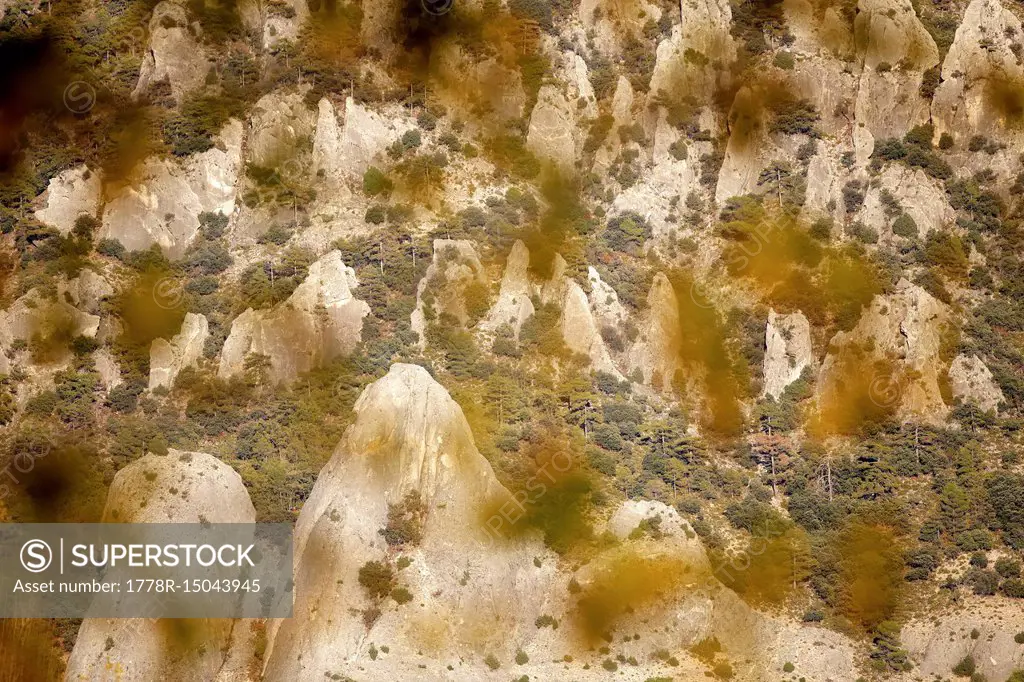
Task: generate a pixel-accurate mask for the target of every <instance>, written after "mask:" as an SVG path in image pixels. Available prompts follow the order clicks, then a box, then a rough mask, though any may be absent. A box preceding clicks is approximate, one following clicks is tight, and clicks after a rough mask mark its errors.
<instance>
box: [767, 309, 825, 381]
mask: <svg viewBox="0 0 1024 682" xmlns="http://www.w3.org/2000/svg"><path fill="white" fill-rule="evenodd" d="M764 343H765V351H764V388H763V390H762V392H763V394H764V395H768V396H771V397H772V398H776V399H777V398H779V396H781V395H782V393H783V391H785V390H786V387H787V386H789V385H790V384H791V383H793V382H794V381H796V380H797V379H799V378H800V375H801V374H802V373H803V371H804V368H805V367H808V366H811V365H813V363H814V355H813V352H812V350H811V326H810V324H809V323H808V322H807V318H806V317H804V314H803V313H801V312H800V311H797V312H795V313H791V314H789V315H779V314H777V313H776V312H775V311H774V310H770V311H768V325H767V326H766V327H765V332H764Z"/></svg>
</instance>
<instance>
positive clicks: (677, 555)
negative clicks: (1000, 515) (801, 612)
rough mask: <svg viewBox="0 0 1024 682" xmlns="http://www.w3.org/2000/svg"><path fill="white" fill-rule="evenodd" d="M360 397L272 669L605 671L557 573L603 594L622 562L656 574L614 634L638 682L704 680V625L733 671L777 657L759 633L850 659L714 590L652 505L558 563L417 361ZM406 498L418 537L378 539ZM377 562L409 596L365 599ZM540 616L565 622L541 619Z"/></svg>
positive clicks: (308, 536)
mask: <svg viewBox="0 0 1024 682" xmlns="http://www.w3.org/2000/svg"><path fill="white" fill-rule="evenodd" d="M354 410H355V414H356V418H355V422H354V423H353V425H352V426H351V427H349V429H348V431H346V433H345V436H344V438H343V439H342V442H341V444H340V445H339V446H338V448H337V450H336V451H335V453H334V455H333V457H332V458H331V460H330V461H329V462H328V463H327V465H326V466H325V467H324V469H323V470H322V471H321V473H320V475H319V477H318V478H317V482H316V484H315V486H314V487H313V491H312V493H311V494H310V497H309V499H308V500H307V502H306V504H305V506H304V507H303V510H302V512H301V514H300V515H299V519H298V522H297V524H296V529H295V559H296V573H295V609H294V612H295V615H294V617H293V618H291V619H286V620H279V621H274V622H272V623H271V624H270V626H269V627H268V646H267V653H266V657H265V660H266V667H265V669H264V671H263V672H264V676H263V679H265V680H268V682H275V681H277V680H295V679H319V678H320V677H324V676H325V675H326V676H328V677H331V676H336V677H339V678H344V677H346V676H347V677H352V676H353V675H359V674H363V675H364V678H367V679H418V680H431V681H433V680H438V681H440V680H485V679H491V678H492V677H494V673H493V672H491V671H490V670H489V669H493V667H494V666H493V662H494V661H495V660H496V661H498V662H499V663H505V662H506V661H512V660H513V659H515V660H516V674H519V673H523V674H526V675H528V676H529V677H530V679H573V680H581V681H583V682H596V681H597V680H602V679H606V678H607V672H606V671H604V670H603V669H602V668H601V666H600V662H601V660H602V659H603V658H604V654H599V653H596V652H594V651H592V650H591V651H587V647H586V645H585V642H586V638H587V636H588V635H587V634H586V627H587V626H586V623H585V622H584V621H581V619H580V617H579V613H580V612H579V611H578V607H577V600H578V596H577V595H574V594H573V593H572V592H571V591H567V590H566V589H565V588H564V586H565V584H566V583H567V582H569V580H570V579H572V580H574V581H576V582H577V583H578V585H579V586H580V587H581V589H583V590H588V589H595V590H596V589H599V588H597V587H596V586H598V585H601V584H606V583H607V582H608V581H609V580H611V581H613V583H614V581H615V580H616V578H615V576H617V575H619V576H621V575H622V572H623V570H624V569H626V570H628V571H636V570H648V571H650V573H649V575H650V577H651V579H654V580H659V581H664V584H663V585H660V586H659V587H658V588H656V589H657V598H656V599H647V600H644V599H643V598H636V599H634V600H633V601H631V604H630V609H629V613H625V614H621V616H620V618H619V620H617V621H616V623H615V626H616V631H619V630H621V631H623V632H630V633H634V632H635V633H643V638H642V639H643V641H642V642H634V641H631V639H630V638H624V639H622V641H618V640H617V646H618V647H619V648H620V649H621V653H622V654H623V655H624V656H626V657H630V656H632V657H634V658H636V659H637V661H638V667H637V668H636V669H635V671H636V673H637V674H636V675H635V677H636V679H638V680H639V679H648V678H651V677H657V676H666V675H667V676H673V675H674V676H678V675H682V676H683V678H684V679H699V678H701V677H703V666H702V665H701V664H699V663H698V662H696V661H695V660H694V659H692V658H690V657H689V656H688V655H687V654H686V653H685V649H687V648H688V647H690V646H693V645H694V644H696V643H697V642H700V641H702V640H704V639H705V638H708V637H712V636H714V637H716V638H718V639H719V641H720V642H721V643H722V645H723V647H724V648H725V649H726V651H727V652H728V655H729V656H730V658H731V659H732V660H734V661H744V659H746V662H745V663H744V666H745V667H744V669H742V670H741V671H739V672H740V674H739V675H737V679H744V680H746V679H750V680H754V679H760V673H761V672H762V671H763V670H764V669H766V668H765V666H766V665H774V664H775V662H774V660H773V659H774V655H775V654H774V651H773V650H772V647H770V646H766V645H768V644H783V643H786V642H798V643H799V644H800V647H801V648H800V649H799V650H795V651H792V653H790V652H789V651H787V656H790V658H787V660H792V661H795V662H797V664H798V665H799V666H800V667H799V669H800V670H801V672H802V673H803V674H806V675H808V677H809V678H810V679H825V678H827V677H830V678H832V679H846V678H845V677H844V675H845V674H846V673H848V672H849V671H850V670H852V669H853V647H852V646H851V645H850V644H849V643H848V642H846V641H845V640H843V638H842V637H841V636H840V635H836V634H834V633H829V632H828V631H825V630H820V629H817V628H813V627H808V626H800V625H796V624H790V625H786V624H785V623H783V622H782V621H781V620H779V619H774V618H771V617H768V616H764V615H762V614H759V613H757V612H756V611H753V610H752V609H750V608H749V607H748V606H746V605H745V604H743V603H742V602H741V601H740V600H739V599H738V598H737V597H736V595H735V594H733V593H731V592H729V591H728V590H724V589H722V588H721V586H720V585H718V584H717V582H716V581H714V579H713V578H710V576H708V561H707V558H706V556H705V554H704V550H703V547H702V546H701V543H700V540H699V539H698V538H697V536H696V534H695V533H694V532H693V530H692V529H691V528H690V527H689V524H687V522H686V521H684V520H683V519H682V518H681V517H680V515H679V513H678V512H677V511H676V510H675V509H672V508H671V507H668V506H666V505H664V504H662V503H660V502H653V501H627V502H625V503H624V504H623V505H622V506H621V507H620V508H619V509H618V510H617V511H616V512H615V513H614V514H613V515H612V518H611V520H610V521H609V522H608V524H607V530H608V531H609V532H610V533H611V534H613V535H614V536H615V537H616V538H617V539H618V542H617V543H615V545H614V546H611V547H610V548H608V549H606V550H602V551H600V552H599V553H598V554H597V555H596V556H594V557H592V558H591V561H589V562H588V563H587V564H586V565H584V566H583V567H581V568H580V569H579V570H576V571H574V572H573V571H572V569H570V568H568V567H561V566H560V564H559V561H558V560H557V558H556V556H555V555H554V554H553V553H552V552H551V551H550V550H548V549H546V548H545V547H544V546H543V544H542V543H541V542H540V539H539V537H538V536H536V535H534V534H533V533H529V532H515V524H517V523H520V522H521V512H520V511H517V510H520V509H521V507H520V506H519V505H521V504H523V503H524V502H526V501H527V500H528V499H529V498H528V497H525V496H521V497H519V498H512V497H511V496H510V494H509V493H508V491H507V490H505V489H504V488H503V487H502V486H501V484H500V483H498V481H497V480H496V478H495V476H494V473H493V472H492V470H491V466H490V464H488V462H487V461H486V460H485V459H484V458H483V457H482V456H481V455H480V453H479V452H478V451H477V449H476V446H475V444H474V442H473V437H472V433H471V431H470V428H469V424H468V422H467V421H466V419H465V416H464V415H463V413H462V410H461V409H460V408H459V406H458V405H457V404H456V403H455V402H454V401H453V400H452V399H451V397H450V396H449V395H448V393H447V391H445V390H444V388H442V387H441V386H440V385H439V384H437V383H436V382H435V381H434V380H433V379H432V378H431V376H430V374H429V373H428V372H427V371H426V370H425V369H424V368H422V367H419V366H415V365H401V364H398V365H393V366H392V367H391V370H390V371H389V372H388V374H387V375H386V376H385V377H384V378H382V379H380V380H378V381H376V382H374V383H373V384H371V385H370V386H368V387H367V388H366V389H365V391H364V392H363V394H362V395H361V396H360V398H359V399H358V400H357V401H356V404H355V408H354ZM547 467H548V468H549V474H550V475H551V478H552V479H554V480H557V479H555V477H556V476H558V475H559V474H560V473H565V472H567V471H570V470H571V468H572V462H571V461H568V460H564V459H562V458H560V457H556V458H554V459H552V460H551V461H550V462H548V464H547ZM546 480H547V479H546ZM540 494H544V493H543V492H542V493H540ZM409 495H412V496H413V499H416V498H418V499H419V501H420V503H421V504H422V508H421V509H422V511H421V515H420V516H419V517H418V518H419V524H420V525H419V529H420V533H419V540H418V542H406V543H404V544H402V545H401V546H389V545H388V544H387V542H386V540H385V538H384V536H383V534H382V533H381V532H380V531H381V530H382V529H383V528H385V526H387V524H388V510H389V505H396V504H398V503H400V502H402V501H403V500H406V499H409V498H408V496H409ZM524 495H525V493H524ZM516 500H518V501H516ZM488 514H491V516H490V517H489V516H488ZM499 528H503V529H504V530H503V531H502V533H501V534H499V533H498V532H496V531H498V529H499ZM509 528H512V529H513V530H512V532H509ZM651 528H654V529H655V531H653V532H654V534H656V537H653V536H652V535H651V534H650V533H649V532H648V529H651ZM488 529H491V531H492V532H488ZM509 535H511V538H512V539H508V537H507V536H509ZM396 556H400V557H402V563H398V561H396ZM371 561H376V562H385V563H388V564H392V565H397V566H399V567H400V566H403V565H404V566H406V568H399V569H398V570H397V571H396V572H395V573H394V575H395V580H396V582H397V583H398V584H400V585H401V586H402V587H403V588H404V589H406V590H408V592H409V593H410V594H411V595H412V599H411V600H409V601H408V602H407V603H404V604H397V603H396V602H395V601H393V600H392V599H391V598H388V597H386V596H385V597H384V599H383V600H377V599H372V598H370V597H369V596H368V595H367V590H366V589H365V588H364V587H363V586H362V585H361V584H360V569H361V568H362V567H364V566H367V565H368V564H369V562H371ZM613 589H615V588H613ZM367 614H369V615H367ZM542 615H547V616H549V617H551V618H553V619H554V620H556V621H558V622H559V624H560V626H559V627H557V628H546V627H540V626H538V625H537V622H538V621H537V619H538V617H540V616H542ZM651 623H658V624H659V625H658V627H657V628H653V627H651V625H650V624H651ZM812 641H823V642H824V643H825V645H826V648H827V650H828V651H827V652H825V653H822V652H815V653H813V654H811V653H809V652H811V650H813V649H815V647H813V646H812V645H811V642H812ZM384 642H386V643H387V647H388V651H387V652H385V653H384V654H382V653H381V651H382V650H381V649H378V647H379V645H380V644H381V643H384ZM652 649H654V650H657V649H665V650H668V651H671V652H673V654H678V658H679V660H678V661H673V662H672V666H669V665H668V664H667V663H664V662H661V661H658V660H656V659H654V658H652V657H651V656H650V655H649V654H650V651H651V650H652ZM766 651H767V652H768V653H766ZM520 652H521V653H522V654H525V657H524V656H522V655H520ZM645 653H646V655H645ZM567 654H571V656H572V658H567V657H566V655H567ZM517 657H518V658H517ZM485 659H487V660H485ZM573 659H575V660H573ZM777 665H778V667H779V668H780V669H781V666H782V663H781V662H778V663H777ZM631 679H632V678H631Z"/></svg>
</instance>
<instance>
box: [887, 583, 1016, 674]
mask: <svg viewBox="0 0 1024 682" xmlns="http://www.w3.org/2000/svg"><path fill="white" fill-rule="evenodd" d="M965 601H967V603H966V604H963V605H962V606H960V607H959V608H958V609H956V610H953V609H947V610H946V612H945V613H941V614H938V615H936V614H929V616H928V617H927V618H923V617H922V618H915V619H913V620H911V621H910V622H909V623H907V624H906V625H905V626H903V629H902V630H901V631H900V642H901V643H902V644H903V646H904V647H905V648H906V650H907V652H908V653H909V654H910V659H911V661H912V662H913V663H914V670H915V671H916V673H917V674H919V675H920V676H921V677H923V678H925V679H928V678H933V679H937V678H943V677H949V676H950V673H949V671H951V670H952V669H953V667H954V666H955V665H956V664H957V663H959V662H960V660H961V659H963V658H964V657H965V656H967V655H971V656H973V657H974V661H975V663H976V665H977V672H978V673H980V674H982V675H984V676H985V679H987V680H1005V679H1008V678H1009V677H1010V675H1011V674H1012V673H1013V672H1014V671H1015V670H1020V669H1021V668H1024V652H1022V651H1021V647H1020V645H1019V644H1017V643H1016V642H1014V635H1015V634H1016V633H1018V632H1021V631H1022V630H1024V612H1022V611H1021V609H1020V608H1019V606H1018V603H1017V602H1016V601H1015V600H1014V599H1012V598H1009V597H1004V596H1002V595H999V596H991V597H975V596H973V595H970V596H967V597H966V600H965ZM973 630H977V631H978V632H979V633H980V635H979V636H978V637H977V638H975V637H973V636H971V632H972V631H973Z"/></svg>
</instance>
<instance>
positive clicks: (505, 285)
mask: <svg viewBox="0 0 1024 682" xmlns="http://www.w3.org/2000/svg"><path fill="white" fill-rule="evenodd" d="M529 269H530V250H529V249H527V248H526V244H524V243H523V242H522V241H521V240H519V239H517V240H516V242H515V244H513V245H512V250H511V251H510V252H509V254H508V259H507V260H506V261H505V272H504V274H503V275H502V276H501V286H500V288H499V289H498V300H496V301H495V302H494V305H493V306H491V309H490V310H489V311H488V312H487V315H486V317H484V319H483V320H481V322H480V325H479V328H480V330H481V331H483V332H485V333H494V332H495V331H496V330H497V329H498V328H499V327H501V326H502V325H506V324H507V325H509V326H511V327H512V331H513V333H514V334H515V336H516V338H518V337H519V330H520V329H522V327H523V323H524V322H526V320H527V319H528V318H529V317H530V316H531V315H533V313H534V307H533V301H532V300H531V299H532V296H533V295H534V290H535V287H534V286H533V285H532V284H531V283H530V274H529Z"/></svg>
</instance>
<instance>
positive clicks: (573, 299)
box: [562, 279, 621, 378]
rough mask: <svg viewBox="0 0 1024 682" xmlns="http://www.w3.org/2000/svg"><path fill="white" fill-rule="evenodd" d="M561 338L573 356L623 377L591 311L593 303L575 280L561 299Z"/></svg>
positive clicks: (567, 284)
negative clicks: (576, 354) (579, 356)
mask: <svg viewBox="0 0 1024 682" xmlns="http://www.w3.org/2000/svg"><path fill="white" fill-rule="evenodd" d="M562 339H563V340H564V341H565V345H566V346H568V347H569V350H571V351H572V352H573V353H578V354H580V355H585V356H586V357H587V358H588V359H589V360H590V365H591V367H593V368H594V369H595V370H598V371H601V372H607V373H608V374H612V375H615V376H617V377H619V378H621V375H620V374H619V370H618V368H617V367H616V366H615V363H614V362H613V361H612V357H611V354H610V353H609V352H608V347H607V346H606V345H605V342H604V338H602V336H601V332H600V330H599V329H598V327H597V323H596V322H595V320H594V315H593V313H592V312H591V310H590V301H589V300H587V295H586V293H584V291H583V288H582V287H581V286H580V285H579V284H578V283H577V282H576V280H573V279H569V280H567V282H566V288H565V297H564V298H563V299H562Z"/></svg>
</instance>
